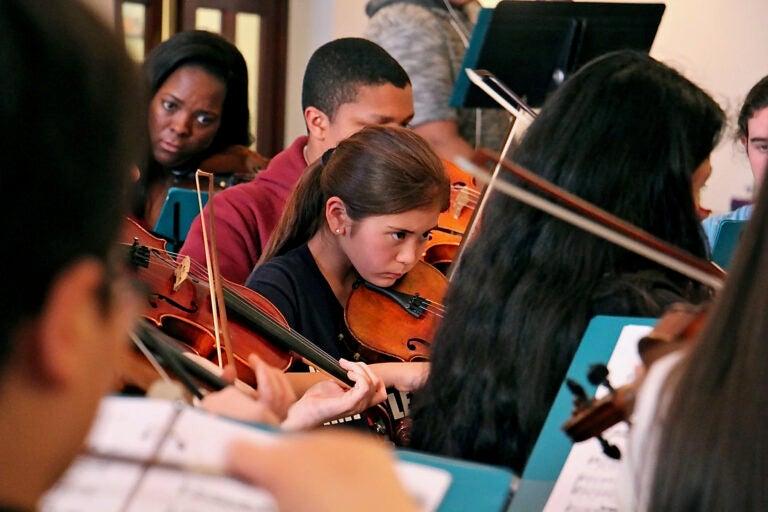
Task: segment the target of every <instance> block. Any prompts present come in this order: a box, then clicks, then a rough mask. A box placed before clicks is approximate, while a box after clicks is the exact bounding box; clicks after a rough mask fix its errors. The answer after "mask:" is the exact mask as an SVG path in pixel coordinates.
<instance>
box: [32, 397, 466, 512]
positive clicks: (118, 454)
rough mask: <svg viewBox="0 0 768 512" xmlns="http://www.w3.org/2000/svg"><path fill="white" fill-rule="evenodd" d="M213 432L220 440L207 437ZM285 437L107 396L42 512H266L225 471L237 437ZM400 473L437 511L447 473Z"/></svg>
mask: <svg viewBox="0 0 768 512" xmlns="http://www.w3.org/2000/svg"><path fill="white" fill-rule="evenodd" d="M210 432H215V433H216V434H215V435H205V433H210ZM279 435H280V434H278V433H275V432H271V431H268V430H264V429H259V428H255V427H253V426H251V425H246V424H243V423H239V422H234V421H228V420H223V419H221V418H219V417H216V416H213V415H210V414H207V413H205V412H202V411H200V410H197V409H194V408H192V407H189V406H184V405H181V404H175V403H172V402H169V401H165V400H151V399H145V398H132V397H118V396H113V397H108V398H105V399H104V400H103V401H102V405H101V407H100V410H99V414H98V416H97V419H96V422H95V424H94V426H93V428H92V430H91V432H90V434H89V436H88V439H87V441H86V449H85V450H84V453H83V454H82V455H80V456H79V457H78V459H77V460H76V462H75V464H73V466H72V467H71V468H70V469H69V470H68V471H67V473H66V474H65V475H64V476H63V477H62V478H61V480H60V481H59V482H58V483H57V485H56V486H55V487H54V488H53V489H52V490H51V491H49V493H48V494H46V496H45V497H44V498H43V500H42V501H41V503H40V507H39V509H40V510H41V511H42V512H77V511H93V510H99V511H103V512H110V511H127V512H139V511H141V512H155V511H158V512H159V511H163V512H175V511H184V512H203V511H210V510H217V511H221V512H229V511H233V512H234V511H237V512H266V511H270V512H272V511H277V507H276V504H275V502H274V500H273V498H272V497H271V496H270V495H269V493H267V492H265V491H264V490H262V489H258V488H255V487H253V486H250V485H248V484H245V483H243V482H241V481H239V480H237V479H234V478H231V477H228V476H226V475H225V474H224V456H225V453H226V447H227V444H228V442H230V441H231V440H232V439H235V438H237V439H247V440H250V441H253V442H257V443H265V442H274V440H275V439H277V436H279ZM396 471H397V473H398V475H399V476H400V477H401V481H402V482H403V485H404V487H405V488H406V490H407V491H408V492H410V493H411V494H412V495H413V496H414V499H415V500H416V501H417V502H418V503H419V504H421V506H422V507H421V508H422V510H424V511H435V510H437V508H438V506H439V505H440V503H441V501H442V499H443V496H444V495H445V493H446V492H447V490H448V487H449V486H450V481H451V475H450V473H449V472H447V471H445V470H442V469H438V468H434V467H431V466H426V465H423V464H416V463H412V462H406V461H398V462H397V465H396Z"/></svg>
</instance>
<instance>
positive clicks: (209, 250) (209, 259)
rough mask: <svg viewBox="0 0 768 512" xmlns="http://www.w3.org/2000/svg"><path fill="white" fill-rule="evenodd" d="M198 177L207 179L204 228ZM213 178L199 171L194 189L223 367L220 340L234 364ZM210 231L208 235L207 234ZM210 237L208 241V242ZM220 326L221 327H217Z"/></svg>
mask: <svg viewBox="0 0 768 512" xmlns="http://www.w3.org/2000/svg"><path fill="white" fill-rule="evenodd" d="M200 177H205V178H207V179H208V197H209V198H210V199H209V201H208V216H209V219H208V220H209V221H210V227H209V228H207V227H206V219H205V211H204V209H203V198H202V194H201V192H200ZM213 178H214V175H213V174H212V173H209V172H205V171H202V170H200V169H198V170H197V172H196V173H195V187H196V190H197V202H198V206H199V208H200V226H201V228H202V231H203V247H204V248H205V261H206V265H207V269H208V283H209V286H208V288H209V289H210V292H211V310H212V312H213V325H214V331H215V337H216V353H217V356H218V360H219V367H223V364H222V358H221V338H223V339H224V350H225V352H226V354H227V361H228V362H229V364H234V363H235V356H234V351H233V350H232V339H231V338H230V336H229V324H228V323H227V308H226V306H225V304H226V303H225V302H224V293H223V291H222V287H221V272H220V271H219V251H218V250H217V248H216V223H215V222H214V219H215V217H214V211H213V194H214V190H213ZM209 230H210V233H209ZM209 235H210V240H209ZM219 324H221V325H219Z"/></svg>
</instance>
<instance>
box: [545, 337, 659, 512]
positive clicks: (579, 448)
mask: <svg viewBox="0 0 768 512" xmlns="http://www.w3.org/2000/svg"><path fill="white" fill-rule="evenodd" d="M651 329H652V328H651V327H650V326H646V325H627V326H626V327H624V329H622V331H621V334H620V335H619V339H618V341H617V342H616V346H615V348H614V350H613V353H612V354H611V358H610V360H609V361H608V372H609V380H610V382H611V385H612V386H614V387H619V386H623V385H624V384H627V383H629V382H631V381H632V380H634V378H635V368H636V367H637V366H638V365H640V364H641V361H640V356H639V355H638V353H637V342H638V341H639V340H640V338H642V337H643V336H645V335H646V334H647V333H648V332H649V331H650V330H651ZM596 362H598V361H596ZM584 378H586V376H584ZM607 392H608V390H607V389H605V388H604V387H602V386H601V387H600V388H599V389H598V392H597V396H598V397H600V396H603V395H605V394H606V393H607ZM628 429H629V427H628V425H627V424H626V423H623V422H622V423H619V424H617V425H615V426H613V427H611V428H610V429H608V430H606V431H605V432H604V433H603V437H604V438H605V439H606V440H607V441H608V442H610V443H611V444H615V445H616V446H617V447H618V448H619V449H620V450H623V449H624V447H625V446H626V439H627V433H628ZM620 470H621V461H618V460H613V459H611V458H609V457H607V456H606V455H605V454H604V453H603V451H602V448H601V446H600V443H599V442H598V441H597V440H596V439H589V440H586V441H583V442H581V443H575V444H574V445H573V448H572V449H571V452H570V453H569V455H568V458H567V459H566V461H565V464H564V465H563V469H562V471H561V472H560V476H559V477H558V479H557V482H555V487H554V489H552V493H551V494H550V496H549V500H547V504H546V506H545V507H544V511H545V512H566V511H567V512H598V511H599V512H605V511H611V510H618V498H617V496H616V488H617V487H616V486H617V481H618V478H619V472H620Z"/></svg>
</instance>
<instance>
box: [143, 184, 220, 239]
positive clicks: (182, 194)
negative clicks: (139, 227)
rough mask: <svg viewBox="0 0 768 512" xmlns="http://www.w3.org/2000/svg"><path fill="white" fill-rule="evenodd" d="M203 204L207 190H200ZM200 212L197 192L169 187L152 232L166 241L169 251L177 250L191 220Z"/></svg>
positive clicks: (206, 197)
mask: <svg viewBox="0 0 768 512" xmlns="http://www.w3.org/2000/svg"><path fill="white" fill-rule="evenodd" d="M202 199H203V206H205V204H206V203H207V202H208V192H202ZM199 213H200V208H199V205H198V201H197V192H196V191H195V190H192V189H187V188H179V187H171V188H170V189H168V194H167V195H166V197H165V202H164V203H163V208H162V209H161V210H160V215H159V216H158V218H157V223H156V224H155V228H154V234H155V235H157V236H160V237H162V238H164V239H165V240H166V241H167V246H166V248H167V249H168V251H170V252H178V251H179V249H181V246H182V244H183V243H184V240H186V238H187V233H188V232H189V227H190V226H191V225H192V221H193V220H194V219H195V217H197V215H198V214H199Z"/></svg>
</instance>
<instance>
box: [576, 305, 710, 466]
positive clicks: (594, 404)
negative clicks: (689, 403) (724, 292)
mask: <svg viewBox="0 0 768 512" xmlns="http://www.w3.org/2000/svg"><path fill="white" fill-rule="evenodd" d="M708 310H709V307H708V304H704V305H700V306H694V305H691V304H688V303H676V304H672V305H671V306H670V307H669V308H668V309H667V311H666V312H665V313H664V314H663V315H662V316H661V318H659V320H658V322H657V323H656V325H655V326H654V327H653V329H652V330H651V332H650V333H649V334H647V335H646V336H644V337H643V338H641V339H640V341H639V342H638V345H637V350H638V353H639V355H640V359H641V361H642V363H643V371H642V372H641V376H640V377H639V378H638V379H635V380H634V381H632V382H630V383H628V384H625V385H624V386H621V387H618V388H613V386H611V384H610V382H609V380H608V369H607V368H606V366H605V365H603V364H595V365H592V366H591V367H590V369H589V372H588V374H587V380H588V381H589V382H590V384H592V385H595V386H597V385H601V384H602V385H604V386H605V387H606V388H607V389H608V394H607V395H605V396H603V397H601V398H589V397H588V396H587V395H586V392H585V391H584V388H583V387H582V386H581V385H580V384H579V383H578V382H576V381H574V380H573V379H570V378H568V379H567V380H566V385H567V386H568V389H569V390H570V391H571V393H573V395H574V405H575V407H574V410H573V413H572V415H571V417H570V418H569V419H568V420H567V421H566V422H565V423H564V424H563V426H562V430H563V431H564V432H565V433H566V435H568V437H570V438H571V440H572V441H573V442H575V443H577V442H581V441H585V440H587V439H591V438H593V437H594V438H596V439H597V440H598V441H600V444H601V445H602V447H603V451H604V452H605V454H606V455H608V456H609V457H612V458H616V459H618V458H619V457H620V453H619V451H618V448H616V447H615V446H613V445H610V444H609V443H608V442H607V441H605V440H604V439H603V438H602V436H601V434H602V433H603V432H604V431H606V430H607V429H608V428H610V427H612V426H614V425H616V424H618V423H620V422H622V421H626V422H629V420H630V417H631V415H632V411H633V410H634V406H635V398H636V396H637V391H638V389H639V388H640V386H641V385H642V380H643V376H644V375H645V373H646V372H647V371H648V368H650V366H651V365H652V364H653V363H654V362H655V361H657V360H659V359H661V358H662V357H663V356H665V355H667V354H669V353H671V352H674V351H676V350H680V349H682V348H684V347H688V346H690V345H691V343H693V342H695V340H696V339H697V336H698V334H699V332H700V331H701V327H702V326H703V324H704V322H705V320H706V318H707V313H708Z"/></svg>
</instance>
